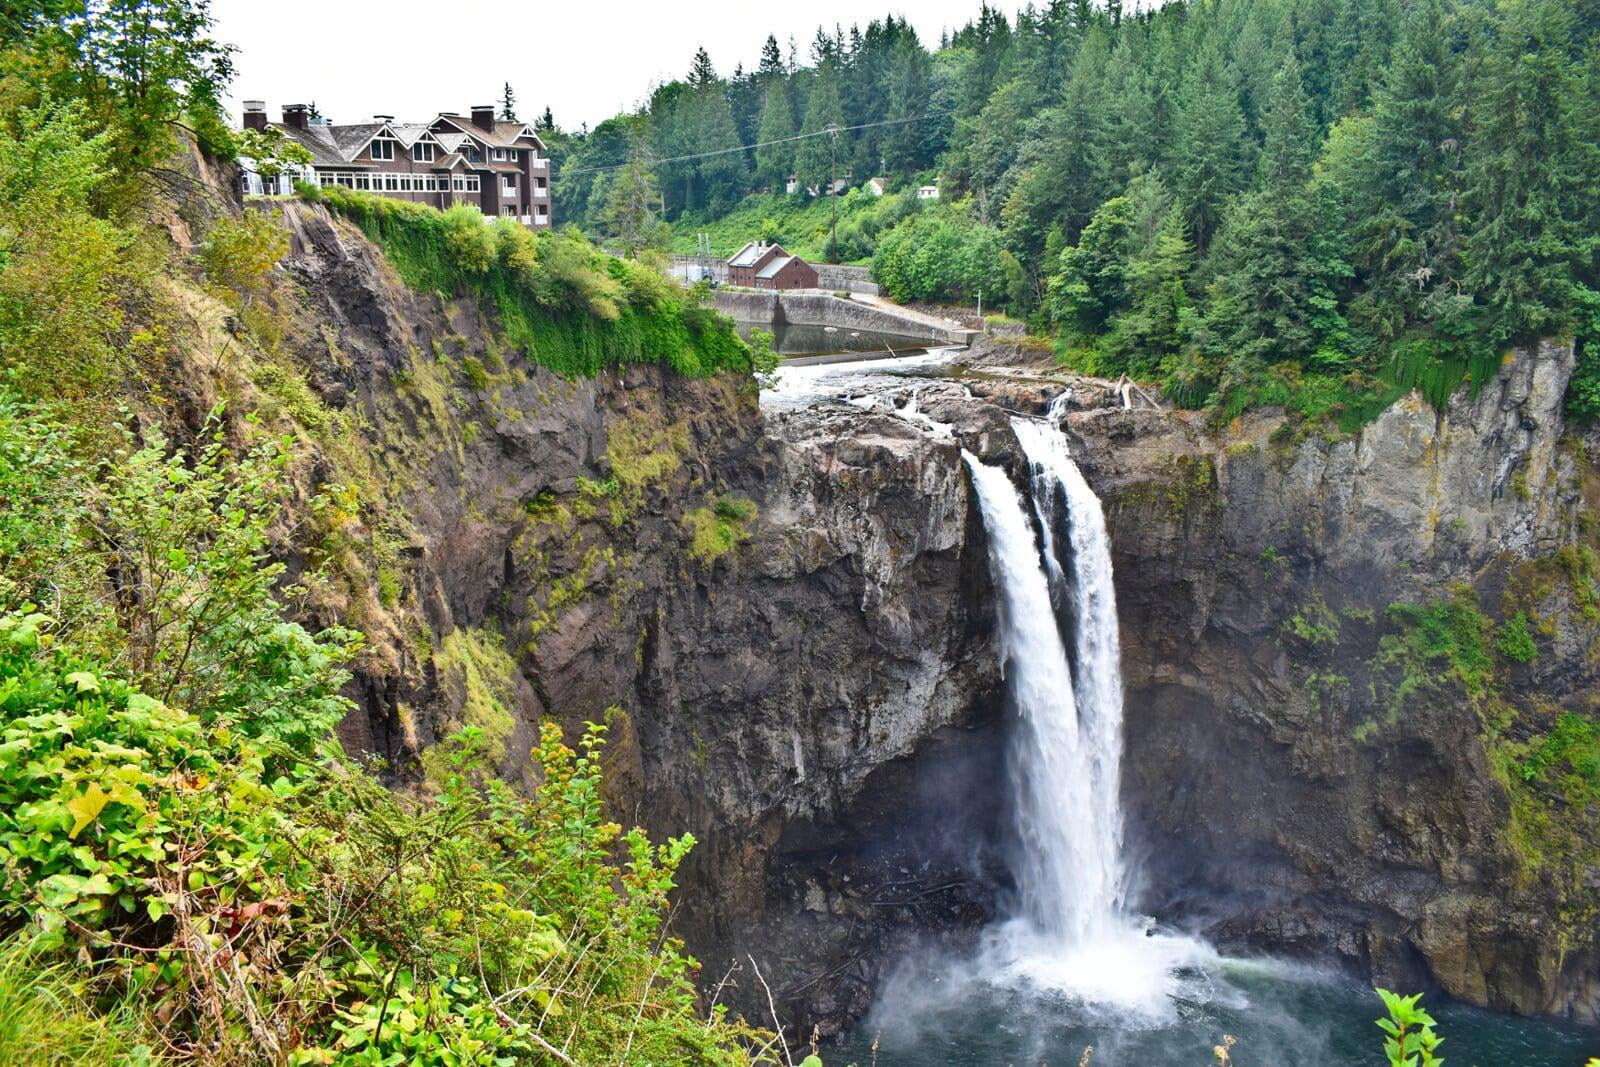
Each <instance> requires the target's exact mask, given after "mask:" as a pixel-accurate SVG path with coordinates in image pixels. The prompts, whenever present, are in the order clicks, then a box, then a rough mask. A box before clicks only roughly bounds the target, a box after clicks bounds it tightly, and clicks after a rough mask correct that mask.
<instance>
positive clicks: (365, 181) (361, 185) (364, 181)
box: [356, 174, 372, 190]
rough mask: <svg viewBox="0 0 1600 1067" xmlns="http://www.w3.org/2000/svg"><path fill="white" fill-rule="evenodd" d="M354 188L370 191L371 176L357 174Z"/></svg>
mask: <svg viewBox="0 0 1600 1067" xmlns="http://www.w3.org/2000/svg"><path fill="white" fill-rule="evenodd" d="M356 188H357V189H361V190H370V189H371V188H372V176H371V175H368V174H357V175H356Z"/></svg>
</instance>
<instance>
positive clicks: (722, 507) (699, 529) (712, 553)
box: [683, 496, 757, 566]
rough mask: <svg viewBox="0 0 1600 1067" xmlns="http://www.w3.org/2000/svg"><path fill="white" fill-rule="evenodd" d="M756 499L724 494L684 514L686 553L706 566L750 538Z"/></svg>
mask: <svg viewBox="0 0 1600 1067" xmlns="http://www.w3.org/2000/svg"><path fill="white" fill-rule="evenodd" d="M756 517H757V509H756V504H755V501H753V500H747V499H745V498H744V497H734V496H724V497H718V498H717V499H716V500H715V501H713V502H712V503H711V504H709V505H707V506H705V507H699V508H696V509H695V510H693V511H691V512H690V513H689V514H688V515H687V516H685V517H684V520H683V522H684V526H685V527H686V528H687V529H688V531H689V554H690V555H692V556H693V557H694V558H695V559H697V560H699V561H700V562H701V563H703V564H705V565H706V566H710V565H711V564H713V563H715V562H716V561H717V560H718V559H721V558H722V557H723V556H725V555H727V554H728V553H729V552H731V551H733V550H734V549H735V548H737V547H739V546H740V545H741V544H743V543H744V542H746V541H748V540H749V539H750V525H751V524H752V523H754V522H755V520H756Z"/></svg>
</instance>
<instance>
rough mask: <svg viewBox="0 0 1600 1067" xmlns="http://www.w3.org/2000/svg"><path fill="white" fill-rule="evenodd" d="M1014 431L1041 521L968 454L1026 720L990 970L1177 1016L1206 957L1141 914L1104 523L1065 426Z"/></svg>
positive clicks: (1031, 425)
mask: <svg viewBox="0 0 1600 1067" xmlns="http://www.w3.org/2000/svg"><path fill="white" fill-rule="evenodd" d="M1055 413H1056V411H1055V408H1054V406H1053V407H1052V412H1051V414H1052V416H1054V415H1055ZM1012 429H1013V430H1014V432H1015V434H1016V437H1017V440H1018V442H1019V443H1020V444H1021V446H1022V449H1023V453H1024V455H1025V456H1026V457H1027V460H1028V470H1029V485H1028V489H1029V493H1028V496H1029V498H1030V499H1031V504H1032V515H1031V517H1030V513H1029V508H1028V501H1025V500H1024V498H1023V494H1022V493H1020V492H1019V491H1018V490H1017V488H1016V486H1014V485H1013V484H1012V483H1011V480H1010V478H1009V477H1007V475H1006V473H1005V471H1004V470H1002V469H1001V468H998V467H990V466H986V465H984V464H983V463H982V462H980V461H979V460H978V458H977V457H976V456H974V455H972V454H971V453H967V452H963V458H964V459H965V461H966V464H967V468H968V470H969V471H970V472H971V474H972V484H973V487H974V490H975V491H976V493H977V497H978V506H979V511H980V512H981V514H982V516H983V523H984V528H985V530H986V531H987V533H988V540H989V566H990V571H991V573H992V576H993V579H994V584H995V588H996V591H997V595H998V599H999V620H1000V656H1001V665H1002V671H1003V673H1004V676H1005V678H1006V682H1007V688H1008V691H1009V695H1010V698H1011V700H1012V702H1013V705H1014V707H1015V710H1016V714H1017V728H1016V731H1015V733H1014V735H1013V740H1012V745H1011V767H1012V785H1013V788H1014V789H1015V792H1016V826H1017V837H1018V852H1019V855H1018V856H1017V857H1016V859H1015V867H1016V878H1017V890H1018V908H1017V914H1016V915H1015V916H1014V917H1013V918H1012V919H1011V920H1010V921H1008V922H1005V923H1003V924H1001V925H1000V926H999V927H997V928H996V929H995V930H994V931H993V936H992V938H991V944H990V948H989V950H988V952H987V957H986V958H987V963H988V967H989V970H990V971H991V972H992V974H993V976H994V977H995V978H996V979H997V980H1001V981H1006V982H1016V981H1023V982H1026V983H1028V984H1030V985H1033V986H1042V987H1045V988H1048V989H1051V990H1054V991H1056V992H1059V993H1062V994H1065V995H1067V996H1069V997H1071V998H1073V999H1075V1000H1079V1001H1082V1002H1084V1003H1086V1004H1090V1005H1111V1006H1114V1007H1115V1008H1116V1009H1117V1010H1119V1011H1122V1012H1130V1011H1131V1012H1136V1013H1140V1014H1143V1015H1147V1016H1164V1015H1166V1014H1168V1013H1169V1012H1170V1010H1171V1009H1170V998H1171V996H1172V994H1173V992H1174V987H1175V983H1176V981H1177V979H1178V973H1179V971H1180V970H1181V969H1182V968H1184V967H1185V966H1186V965H1188V964H1190V963H1192V962H1195V961H1196V960H1197V959H1198V958H1199V957H1200V956H1202V955H1204V954H1206V950H1205V948H1204V946H1203V945H1201V944H1200V943H1198V942H1195V941H1192V940H1190V939H1188V938H1183V937H1178V936H1173V935H1168V934H1157V933H1155V932H1153V931H1152V930H1151V928H1150V923H1149V922H1148V921H1147V920H1144V919H1142V918H1141V917H1139V916H1135V915H1132V914H1130V913H1129V912H1128V911H1127V901H1126V895H1127V876H1126V873H1125V871H1124V864H1123V854H1122V853H1123V847H1122V846H1123V840H1122V838H1123V819H1122V806H1121V798H1120V796H1119V790H1120V787H1121V764H1122V663H1121V649H1120V645H1119V641H1118V634H1117V607H1116V593H1115V590H1114V588H1113V584H1112V569H1111V549H1110V540H1109V538H1108V536H1107V534H1106V524H1105V517H1104V514H1103V513H1102V510H1101V507H1100V501H1099V498H1098V497H1096V496H1095V494H1094V492H1093V490H1091V489H1090V488H1089V485H1088V483H1087V482H1086V481H1084V478H1083V475H1082V473H1081V472H1080V471H1079V470H1078V466H1077V464H1076V463H1074V462H1073V460H1072V456H1071V454H1070V451H1069V449H1068V446H1067V440H1066V438H1065V437H1064V436H1063V435H1062V433H1061V432H1060V431H1059V430H1058V429H1057V428H1056V427H1055V425H1054V420H1053V418H1052V419H1051V420H1050V421H1047V422H1039V421H1035V420H1031V419H1023V418H1015V419H1013V420H1012ZM1036 525H1037V530H1038V534H1037V536H1036V535H1035V527H1036Z"/></svg>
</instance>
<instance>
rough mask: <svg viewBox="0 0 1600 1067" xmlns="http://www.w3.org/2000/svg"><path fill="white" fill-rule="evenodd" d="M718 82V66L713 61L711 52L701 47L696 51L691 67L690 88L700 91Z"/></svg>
mask: <svg viewBox="0 0 1600 1067" xmlns="http://www.w3.org/2000/svg"><path fill="white" fill-rule="evenodd" d="M716 84H718V81H717V68H716V67H715V66H713V65H712V63H711V55H710V53H708V52H707V51H706V50H705V49H704V48H700V49H698V50H697V51H696V52H695V54H694V62H693V63H692V64H691V65H690V67H689V88H691V89H694V90H696V91H699V90H701V89H705V88H706V87H708V86H711V85H716Z"/></svg>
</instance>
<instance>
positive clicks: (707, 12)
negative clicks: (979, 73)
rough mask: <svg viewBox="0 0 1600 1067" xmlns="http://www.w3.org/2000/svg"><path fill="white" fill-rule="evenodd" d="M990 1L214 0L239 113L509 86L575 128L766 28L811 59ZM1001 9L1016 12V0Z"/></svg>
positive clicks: (952, 17) (417, 109) (492, 94)
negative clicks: (246, 108)
mask: <svg viewBox="0 0 1600 1067" xmlns="http://www.w3.org/2000/svg"><path fill="white" fill-rule="evenodd" d="M978 6H979V0H899V2H895V0H890V2H889V3H885V2H884V0H868V2H867V3H865V4H863V3H861V2H859V0H858V2H856V3H846V2H845V0H807V2H806V3H804V4H776V3H775V4H762V3H752V2H750V0H737V2H736V0H709V2H698V3H695V2H689V3H684V2H677V3H667V2H648V0H645V2H639V0H635V2H623V0H555V2H551V0H539V2H536V3H526V2H522V0H500V2H498V3H495V2H490V0H450V2H447V3H444V4H439V3H430V4H406V3H396V2H393V0H391V2H389V3H384V4H374V3H369V2H365V0H363V2H351V0H317V2H312V0H212V12H213V14H214V15H215V17H216V21H217V35H218V37H219V38H220V39H221V40H223V41H227V42H230V43H232V44H234V45H237V46H238V49H239V53H238V56H237V68H238V73H237V76H236V77H235V78H234V81H233V102H234V105H235V106H234V114H235V117H237V114H238V107H237V102H238V101H240V100H265V101H266V102H267V108H268V111H269V112H270V113H271V115H272V116H273V118H274V119H276V118H277V117H278V109H279V107H280V106H281V105H283V104H284V103H286V102H287V103H310V102H311V101H313V100H314V101H316V103H317V106H318V107H319V108H320V109H321V111H322V113H323V114H324V115H326V116H328V117H329V118H330V119H332V120H333V121H335V122H360V121H363V120H365V119H367V118H368V117H370V116H371V115H373V114H374V113H379V114H390V115H395V116H397V117H399V118H400V119H402V120H412V121H420V120H424V119H428V118H431V117H432V116H434V115H436V114H438V113H439V112H440V111H447V110H462V111H465V110H466V109H467V108H468V107H470V106H471V105H473V104H479V103H488V102H490V101H497V100H499V98H500V89H501V86H502V85H503V84H504V83H505V82H507V81H509V82H511V84H512V87H513V88H514V89H515V90H516V94H517V105H518V107H517V110H518V112H519V113H520V115H521V117H522V118H524V119H532V118H534V117H536V116H537V115H538V114H539V113H540V112H542V111H543V110H544V108H545V106H546V105H549V107H550V108H551V110H552V111H554V113H555V117H556V121H557V122H558V123H560V124H561V126H563V127H564V128H567V129H576V128H577V126H578V125H579V124H580V123H583V122H587V123H588V124H589V125H590V126H593V125H595V124H596V123H598V122H600V121H601V120H603V119H606V118H609V117H611V116H612V115H614V114H616V113H617V112H618V111H622V110H624V109H628V108H631V107H633V106H635V105H637V104H638V103H639V102H640V101H642V100H643V99H645V98H646V97H647V96H648V95H649V92H650V88H651V86H653V85H656V84H658V83H660V82H662V81H666V80H668V79H670V78H674V77H682V76H683V75H684V74H685V73H686V72H687V71H688V69H689V61H690V60H691V59H692V58H693V57H694V52H695V49H696V48H699V47H700V46H702V45H704V46H705V48H706V50H707V51H708V52H710V53H711V59H712V61H713V62H714V63H715V64H716V66H717V71H718V72H719V73H721V74H723V75H724V76H726V75H728V74H731V73H732V72H733V68H734V66H735V65H737V64H743V65H744V67H745V69H746V70H748V69H750V68H752V67H754V66H755V65H756V62H757V60H758V59H759V57H760V54H761V45H762V42H764V41H765V40H766V38H767V34H769V33H775V34H777V36H778V41H779V42H780V43H781V44H782V45H783V46H784V48H785V49H787V47H788V39H789V37H790V36H791V35H792V36H793V37H794V38H795V40H796V42H797V43H798V44H799V54H800V58H801V61H802V62H804V61H805V60H806V57H807V56H808V54H809V51H810V47H809V46H810V41H811V38H812V36H813V34H814V33H815V31H816V28H817V26H818V25H819V24H826V25H829V26H832V25H833V24H834V23H835V22H837V23H840V24H842V25H843V26H844V27H845V29H846V30H847V31H848V29H849V27H850V24H851V23H852V22H856V23H859V24H862V25H865V23H866V22H868V21H870V20H871V19H872V18H875V17H876V18H882V17H883V16H884V15H886V14H888V13H889V12H890V11H894V12H895V14H897V15H899V14H904V15H906V16H907V17H909V18H910V19H911V24H912V25H913V26H915V27H916V30H917V33H918V34H919V35H920V36H921V37H922V41H923V43H924V44H927V45H937V44H938V42H939V34H940V32H941V31H942V30H944V29H945V28H946V27H950V28H954V27H956V26H958V25H962V24H965V23H966V22H967V21H969V20H970V19H971V18H973V17H975V16H976V14H977V12H978ZM997 6H1003V7H1004V8H1005V10H1007V11H1008V12H1009V11H1011V10H1013V8H1014V7H1015V5H1014V4H1010V3H1007V4H1003V5H997Z"/></svg>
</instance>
